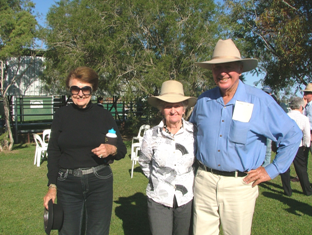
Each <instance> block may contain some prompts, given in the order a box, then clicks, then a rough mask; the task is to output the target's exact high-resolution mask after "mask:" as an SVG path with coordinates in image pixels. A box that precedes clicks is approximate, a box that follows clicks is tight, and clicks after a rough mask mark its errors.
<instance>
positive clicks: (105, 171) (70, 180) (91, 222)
mask: <svg viewBox="0 0 312 235" xmlns="http://www.w3.org/2000/svg"><path fill="white" fill-rule="evenodd" d="M57 202H58V204H60V205H61V206H62V207H63V210H64V222H63V226H62V228H61V230H60V231H59V234H60V235H80V234H81V233H82V234H84V232H85V234H87V235H108V234H109V225H110V221H111V214H112V204H113V174H112V170H111V168H110V166H107V167H105V168H102V169H100V170H98V171H96V172H93V173H90V174H87V175H82V176H74V175H71V174H68V173H67V172H66V171H65V172H64V171H59V177H58V182H57ZM84 218H85V220H84ZM82 228H84V230H85V231H82Z"/></svg>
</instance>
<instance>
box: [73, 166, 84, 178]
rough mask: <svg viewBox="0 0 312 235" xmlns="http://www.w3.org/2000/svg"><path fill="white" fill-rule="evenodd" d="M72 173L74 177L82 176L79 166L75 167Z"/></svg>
mask: <svg viewBox="0 0 312 235" xmlns="http://www.w3.org/2000/svg"><path fill="white" fill-rule="evenodd" d="M73 175H74V176H76V177H81V176H82V170H81V169H80V168H78V169H75V170H74V174H73Z"/></svg>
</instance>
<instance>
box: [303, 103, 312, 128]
mask: <svg viewBox="0 0 312 235" xmlns="http://www.w3.org/2000/svg"><path fill="white" fill-rule="evenodd" d="M303 114H304V115H306V116H307V117H308V118H309V122H310V129H311V130H312V101H310V102H309V103H307V105H306V106H305V109H304V110H303Z"/></svg>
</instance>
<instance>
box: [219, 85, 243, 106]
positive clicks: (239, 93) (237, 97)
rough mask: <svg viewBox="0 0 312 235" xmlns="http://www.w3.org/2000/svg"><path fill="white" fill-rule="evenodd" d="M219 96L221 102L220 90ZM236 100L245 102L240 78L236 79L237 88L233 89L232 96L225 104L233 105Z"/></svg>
mask: <svg viewBox="0 0 312 235" xmlns="http://www.w3.org/2000/svg"><path fill="white" fill-rule="evenodd" d="M219 92H220V89H219ZM220 98H221V99H222V102H223V98H222V96H221V92H220ZM236 100H239V101H243V102H247V95H246V89H245V84H244V83H243V82H242V81H241V80H239V81H238V86H237V89H236V91H235V94H234V96H233V98H232V99H231V100H230V101H229V102H228V103H227V104H226V105H235V102H236Z"/></svg>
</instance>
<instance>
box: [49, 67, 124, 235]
mask: <svg viewBox="0 0 312 235" xmlns="http://www.w3.org/2000/svg"><path fill="white" fill-rule="evenodd" d="M66 86H67V88H69V90H70V92H71V95H72V100H73V104H71V105H68V106H66V107H62V108H61V109H59V110H58V111H57V112H56V114H55V115H54V119H53V123H52V130H51V138H50V141H49V146H48V174H47V175H48V180H49V182H48V186H49V190H48V193H47V194H46V195H45V197H44V206H45V207H46V208H47V209H48V202H49V201H50V199H52V201H53V202H54V201H55V199H56V196H57V202H58V204H60V205H61V206H62V207H63V210H64V222H63V226H62V228H61V230H60V231H59V234H61V235H65V234H68V235H69V234H72V235H77V234H80V231H81V227H82V223H83V221H82V219H83V218H86V222H85V229H86V234H90V235H91V234H92V235H96V234H101V235H102V234H109V225H110V219H111V213H112V200H113V175H112V171H111V168H110V166H109V163H111V162H112V161H113V160H119V159H121V158H124V157H125V154H126V152H127V149H126V146H125V145H124V143H123V141H122V138H121V135H120V133H119V131H118V128H117V125H116V123H115V121H114V119H113V117H112V115H111V114H110V113H109V112H108V111H107V110H106V109H103V108H102V107H100V106H98V105H97V104H92V103H91V95H92V92H94V91H96V89H97V87H98V75H97V74H96V73H95V72H94V71H93V70H92V69H91V68H88V67H78V68H77V69H75V70H74V71H72V72H70V74H69V75H68V77H67V80H66ZM112 128H113V129H114V130H115V131H116V134H117V144H116V146H114V145H110V144H105V135H106V134H107V132H108V130H110V129H112ZM84 210H85V217H84V216H83V214H84Z"/></svg>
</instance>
